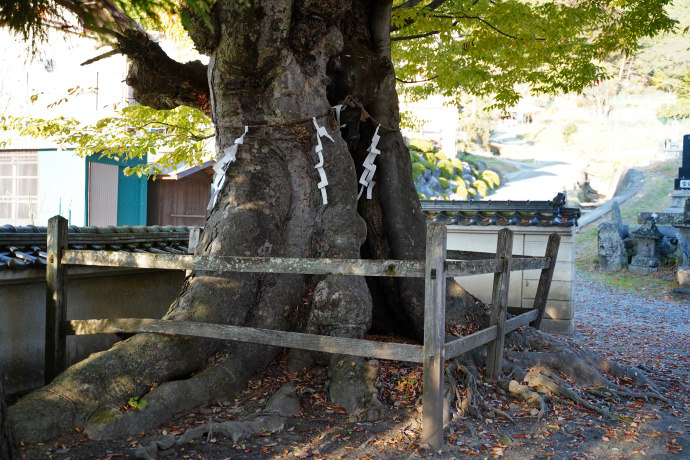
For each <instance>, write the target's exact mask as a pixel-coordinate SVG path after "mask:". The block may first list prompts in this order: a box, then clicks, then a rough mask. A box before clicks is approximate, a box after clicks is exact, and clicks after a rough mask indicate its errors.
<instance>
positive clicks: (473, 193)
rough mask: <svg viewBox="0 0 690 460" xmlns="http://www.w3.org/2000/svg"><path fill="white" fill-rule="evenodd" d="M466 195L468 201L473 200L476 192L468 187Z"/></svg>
mask: <svg viewBox="0 0 690 460" xmlns="http://www.w3.org/2000/svg"><path fill="white" fill-rule="evenodd" d="M467 195H468V198H469V199H473V198H474V197H475V196H477V191H476V190H475V189H473V188H472V187H470V188H468V189H467Z"/></svg>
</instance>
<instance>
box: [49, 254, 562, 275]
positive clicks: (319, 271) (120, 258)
mask: <svg viewBox="0 0 690 460" xmlns="http://www.w3.org/2000/svg"><path fill="white" fill-rule="evenodd" d="M61 263H63V264H65V265H95V266H100V267H129V268H155V269H165V270H197V271H217V272H219V271H226V272H243V273H294V274H303V275H350V276H386V277H410V278H423V277H424V267H425V261H423V260H366V259H299V258H277V257H223V256H195V255H190V254H150V253H131V252H115V251H83V250H76V249H66V250H64V251H63V254H62V258H61ZM549 263H550V261H549V259H548V258H546V257H534V258H533V257H530V258H521V257H515V258H513V263H512V266H511V271H516V270H537V269H544V268H548V267H549ZM501 270H503V265H502V262H501V261H500V260H498V259H494V260H449V261H446V262H445V272H446V276H447V277H456V276H468V275H482V274H486V273H498V272H500V271H501Z"/></svg>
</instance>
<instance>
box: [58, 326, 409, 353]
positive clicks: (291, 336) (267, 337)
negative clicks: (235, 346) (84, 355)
mask: <svg viewBox="0 0 690 460" xmlns="http://www.w3.org/2000/svg"><path fill="white" fill-rule="evenodd" d="M62 331H63V333H64V334H66V335H91V334H117V333H137V332H153V333H157V334H165V335H186V336H191V337H207V338H211V339H220V340H234V341H237V342H250V343H257V344H261V345H272V346H278V347H286V348H300V349H303V350H312V351H321V352H324V353H344V352H346V353H347V354H348V355H354V356H365V357H371V358H378V359H390V360H395V361H409V362H414V363H421V362H422V347H421V345H409V344H400V343H384V342H374V341H371V340H360V339H348V338H344V337H330V336H325V335H313V334H304V333H301V332H288V331H276V330H268V329H256V328H251V327H241V326H229V325H222V324H209V323H194V322H183V321H165V320H157V319H139V318H120V319H85V320H71V321H65V322H63V327H62Z"/></svg>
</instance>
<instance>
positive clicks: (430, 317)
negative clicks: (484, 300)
mask: <svg viewBox="0 0 690 460" xmlns="http://www.w3.org/2000/svg"><path fill="white" fill-rule="evenodd" d="M446 233H447V230H446V226H445V225H444V224H439V223H432V224H430V225H429V226H428V227H427V232H426V268H425V282H424V352H423V356H424V390H423V391H424V393H423V396H422V401H423V412H422V441H423V442H425V443H427V444H430V445H431V446H432V448H433V449H438V448H440V447H441V445H442V444H443V363H444V356H443V355H444V343H445V324H446V270H445V264H446Z"/></svg>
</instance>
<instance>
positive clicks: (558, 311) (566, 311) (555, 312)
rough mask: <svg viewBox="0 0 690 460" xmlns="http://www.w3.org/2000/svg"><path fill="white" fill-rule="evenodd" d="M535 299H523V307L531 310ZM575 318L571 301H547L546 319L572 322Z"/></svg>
mask: <svg viewBox="0 0 690 460" xmlns="http://www.w3.org/2000/svg"><path fill="white" fill-rule="evenodd" d="M533 305H534V299H523V307H527V308H531V307H532V306H533ZM574 317H575V315H574V308H573V303H572V302H571V301H569V300H547V301H546V308H545V309H544V318H548V319H558V320H572V319H573V318H574Z"/></svg>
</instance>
